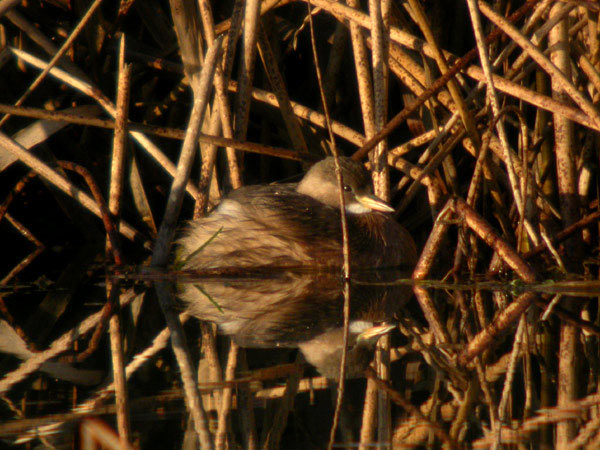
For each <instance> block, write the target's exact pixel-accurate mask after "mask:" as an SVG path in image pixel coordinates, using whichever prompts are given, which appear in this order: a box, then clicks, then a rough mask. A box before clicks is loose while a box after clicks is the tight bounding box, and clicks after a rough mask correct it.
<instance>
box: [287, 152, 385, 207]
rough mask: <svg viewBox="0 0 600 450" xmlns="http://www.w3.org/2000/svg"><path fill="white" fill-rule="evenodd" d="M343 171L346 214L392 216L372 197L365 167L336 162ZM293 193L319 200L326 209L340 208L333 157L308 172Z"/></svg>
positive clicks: (342, 160) (345, 161) (349, 162)
mask: <svg viewBox="0 0 600 450" xmlns="http://www.w3.org/2000/svg"><path fill="white" fill-rule="evenodd" d="M339 161H340V169H341V170H342V178H343V183H344V184H343V186H342V188H343V190H344V200H345V202H344V203H345V204H346V211H347V212H348V213H351V214H364V213H370V212H373V211H383V212H392V211H394V209H393V208H392V207H390V206H389V205H388V204H387V203H386V202H384V201H383V200H381V199H380V198H378V197H376V196H375V195H373V190H372V184H371V178H370V177H369V173H368V172H367V171H366V169H365V168H364V166H363V165H362V164H361V163H359V162H358V161H354V160H352V159H350V158H348V157H345V156H342V157H340V158H339ZM296 191H298V192H300V193H301V194H304V195H308V196H310V197H312V198H314V199H317V200H319V201H320V202H321V203H324V204H326V205H328V206H333V207H339V205H340V202H339V193H338V182H337V175H336V171H335V161H334V159H333V157H328V158H325V159H324V160H322V161H320V162H318V163H317V164H315V165H314V166H312V167H311V168H310V170H309V171H308V172H307V173H306V175H304V178H302V181H300V183H299V184H298V187H297V188H296Z"/></svg>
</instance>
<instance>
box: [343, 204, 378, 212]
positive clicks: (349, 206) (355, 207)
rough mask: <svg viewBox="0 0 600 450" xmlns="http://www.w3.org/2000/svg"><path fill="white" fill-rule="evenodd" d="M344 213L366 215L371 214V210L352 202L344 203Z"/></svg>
mask: <svg viewBox="0 0 600 450" xmlns="http://www.w3.org/2000/svg"><path fill="white" fill-rule="evenodd" d="M346 212H347V213H350V214H366V213H370V212H372V209H371V208H369V207H368V206H365V205H362V204H360V203H358V202H352V203H346Z"/></svg>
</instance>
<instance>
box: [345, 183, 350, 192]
mask: <svg viewBox="0 0 600 450" xmlns="http://www.w3.org/2000/svg"><path fill="white" fill-rule="evenodd" d="M344 191H346V192H352V186H350V185H349V184H345V185H344Z"/></svg>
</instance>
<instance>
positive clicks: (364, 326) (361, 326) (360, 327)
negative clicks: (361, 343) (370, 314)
mask: <svg viewBox="0 0 600 450" xmlns="http://www.w3.org/2000/svg"><path fill="white" fill-rule="evenodd" d="M374 326H375V324H374V323H373V322H369V321H368V320H351V321H350V324H349V327H348V331H349V332H350V333H353V334H354V333H356V334H360V333H362V332H363V331H365V330H368V329H369V328H373V327H374Z"/></svg>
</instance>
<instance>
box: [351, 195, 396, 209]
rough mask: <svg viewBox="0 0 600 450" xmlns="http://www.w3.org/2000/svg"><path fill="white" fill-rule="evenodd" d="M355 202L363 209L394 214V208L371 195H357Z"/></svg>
mask: <svg viewBox="0 0 600 450" xmlns="http://www.w3.org/2000/svg"><path fill="white" fill-rule="evenodd" d="M356 200H357V201H358V202H359V203H360V204H361V205H362V206H364V207H365V208H368V209H370V210H375V211H381V212H394V208H392V207H391V206H390V205H388V204H387V203H386V202H384V201H383V200H381V199H380V198H379V197H376V196H374V195H373V194H357V195H356Z"/></svg>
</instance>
